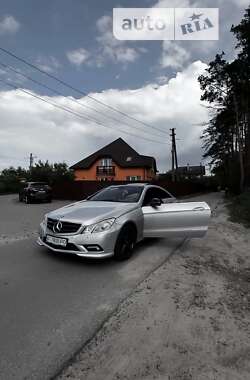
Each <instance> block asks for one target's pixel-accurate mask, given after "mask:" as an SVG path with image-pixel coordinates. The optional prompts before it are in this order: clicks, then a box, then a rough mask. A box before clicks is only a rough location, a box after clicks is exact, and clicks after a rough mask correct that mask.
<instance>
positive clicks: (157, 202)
mask: <svg viewBox="0 0 250 380" xmlns="http://www.w3.org/2000/svg"><path fill="white" fill-rule="evenodd" d="M161 204H162V201H161V200H160V199H159V198H153V199H152V200H151V202H150V206H151V207H154V208H155V207H159V206H160V205H161Z"/></svg>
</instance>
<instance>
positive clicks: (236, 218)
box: [228, 190, 250, 227]
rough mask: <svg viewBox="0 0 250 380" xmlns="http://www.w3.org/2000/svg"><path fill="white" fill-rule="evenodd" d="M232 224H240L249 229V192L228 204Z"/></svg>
mask: <svg viewBox="0 0 250 380" xmlns="http://www.w3.org/2000/svg"><path fill="white" fill-rule="evenodd" d="M228 208H229V212H230V219H231V221H232V222H237V223H242V224H243V225H244V226H245V227H250V190H248V191H246V192H245V193H242V194H241V195H238V196H237V197H234V198H232V199H231V202H230V203H229V204H228Z"/></svg>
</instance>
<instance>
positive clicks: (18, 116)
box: [0, 61, 208, 170]
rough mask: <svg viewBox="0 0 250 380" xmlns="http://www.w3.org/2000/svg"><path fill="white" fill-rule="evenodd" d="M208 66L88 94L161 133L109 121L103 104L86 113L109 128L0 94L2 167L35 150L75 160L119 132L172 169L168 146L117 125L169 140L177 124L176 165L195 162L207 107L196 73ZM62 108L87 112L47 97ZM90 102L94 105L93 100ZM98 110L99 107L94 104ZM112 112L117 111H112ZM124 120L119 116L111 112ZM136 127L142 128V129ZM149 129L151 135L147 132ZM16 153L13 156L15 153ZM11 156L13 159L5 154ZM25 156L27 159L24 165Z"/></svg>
mask: <svg viewBox="0 0 250 380" xmlns="http://www.w3.org/2000/svg"><path fill="white" fill-rule="evenodd" d="M205 68H206V65H205V64H204V63H202V62H200V61H197V62H194V63H192V64H191V65H189V66H188V67H187V68H186V69H185V70H183V71H182V72H178V73H177V75H176V77H174V78H172V79H170V80H169V81H168V82H167V83H164V84H162V85H159V84H158V86H156V87H155V86H154V85H152V84H150V85H147V86H144V87H142V88H139V89H137V90H118V89H110V90H105V91H103V92H101V93H94V94H90V95H91V96H94V97H95V98H97V99H98V100H100V101H102V102H105V103H107V104H109V105H110V106H112V107H116V108H119V109H120V110H121V111H123V112H126V113H128V114H130V115H131V116H133V117H136V118H138V119H140V120H142V121H144V122H147V123H149V124H151V125H154V126H156V127H158V128H161V129H164V130H166V132H167V134H166V135H165V136H163V137H159V136H157V135H158V132H157V131H155V130H150V129H149V128H147V127H146V126H145V127H144V126H142V125H140V124H137V123H135V122H132V121H129V120H128V119H126V122H129V123H131V124H132V125H133V126H134V127H133V128H131V129H129V128H128V127H126V126H125V125H123V124H122V123H121V124H120V125H119V123H117V121H112V120H108V119H107V118H106V116H107V115H109V114H110V111H108V110H107V109H105V108H103V114H102V115H99V116H98V115H97V114H95V113H94V112H93V113H92V114H91V113H90V112H88V116H90V117H91V116H92V117H95V118H98V119H99V120H100V121H101V122H103V123H105V124H106V125H108V126H110V127H112V128H113V129H109V128H104V127H101V126H99V125H96V124H94V123H92V122H90V121H84V120H82V119H78V118H77V117H76V116H73V115H71V114H68V113H66V112H64V111H61V110H59V109H56V108H54V107H53V106H51V105H49V104H46V103H42V102H41V101H39V100H37V99H35V98H32V97H30V96H28V95H26V94H24V93H22V92H21V91H20V90H16V91H14V90H12V91H1V92H0V124H1V125H2V126H4V129H3V128H2V129H1V130H0V152H1V155H2V156H3V157H5V159H4V160H3V162H2V163H1V165H3V166H7V165H10V164H12V165H13V164H14V165H18V164H22V165H23V164H24V162H23V158H24V157H28V154H29V153H30V152H33V153H34V154H35V155H36V156H38V158H39V159H42V160H46V159H48V160H49V161H52V162H55V161H63V160H64V161H66V162H67V163H69V164H73V163H74V162H76V161H77V160H79V159H81V158H83V157H85V156H87V155H88V154H90V153H91V152H93V151H95V150H97V149H98V148H100V147H102V146H103V145H104V144H107V143H108V142H110V141H112V140H113V139H115V138H117V137H119V136H121V137H123V138H124V139H125V140H126V141H127V142H128V143H129V144H130V145H131V146H132V147H134V148H135V149H136V150H138V151H139V152H140V153H141V154H148V155H154V156H155V157H156V159H157V163H158V166H159V169H160V170H167V169H168V168H169V167H170V158H169V155H170V146H169V145H162V144H156V143H150V142H147V141H144V140H141V139H139V138H135V137H134V136H132V135H126V134H122V133H121V132H120V131H118V130H117V129H121V130H123V131H127V132H129V133H135V134H138V135H143V136H144V137H148V138H152V139H153V140H154V139H155V140H156V139H158V140H159V141H163V140H165V141H166V142H168V141H170V140H169V136H168V133H169V128H171V127H176V128H177V137H178V138H180V139H181V142H180V143H178V141H177V145H178V153H179V162H180V164H186V163H187V162H190V164H192V163H193V164H197V163H198V164H199V162H200V159H201V151H200V145H201V142H200V139H199V136H200V134H201V131H202V128H203V127H198V126H197V124H198V125H202V123H203V122H204V121H207V119H208V111H207V109H206V108H204V107H202V106H201V105H200V95H201V91H200V88H199V83H198V81H197V76H198V75H199V74H200V73H201V72H202V71H203V70H204V69H205ZM45 99H47V100H51V101H52V102H56V103H58V104H60V105H62V106H65V107H70V108H71V109H73V110H74V111H76V112H78V113H83V114H84V113H85V112H86V110H85V109H83V108H82V107H81V106H79V105H78V104H75V103H73V102H71V101H70V98H68V97H48V96H47V97H45ZM80 101H81V103H83V104H84V103H87V104H90V100H89V99H88V98H82V99H80ZM91 106H95V103H93V101H91ZM97 108H98V109H100V107H97ZM113 116H115V114H113ZM115 117H116V118H117V119H119V120H121V121H122V116H121V115H118V114H117V115H116V116H115ZM135 127H138V128H142V129H143V130H144V132H142V131H141V132H140V131H138V130H137V129H136V128H135ZM146 131H147V132H149V131H150V132H152V133H153V135H149V134H146V133H145V132H146ZM13 152H14V154H13ZM12 155H15V156H16V159H15V160H14V159H8V158H7V157H9V156H12ZM27 162H28V160H27V161H26V163H27Z"/></svg>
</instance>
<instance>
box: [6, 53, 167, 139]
mask: <svg viewBox="0 0 250 380" xmlns="http://www.w3.org/2000/svg"><path fill="white" fill-rule="evenodd" d="M0 50H1V51H2V52H3V53H5V54H8V55H9V56H11V57H13V58H15V59H17V60H18V61H20V62H22V63H24V64H26V65H28V66H30V67H32V68H33V69H35V70H37V71H39V72H40V73H42V74H44V75H46V76H48V77H49V78H51V79H54V80H55V81H57V82H58V83H60V84H62V85H63V86H65V87H68V88H70V89H71V90H73V91H75V92H77V93H79V94H81V95H83V96H86V97H88V98H89V99H91V100H93V101H95V102H96V103H98V104H100V105H102V106H103V107H106V108H109V109H110V110H112V111H114V112H118V113H119V114H121V115H123V116H125V117H127V118H129V119H131V120H134V121H136V122H137V123H140V124H143V125H144V126H147V127H149V128H153V129H155V130H158V131H160V132H162V133H164V134H167V132H166V131H165V130H163V129H160V128H157V127H155V126H153V125H150V124H148V123H145V122H143V121H141V120H139V119H137V118H135V117H133V116H130V115H128V114H127V113H125V112H123V111H120V110H119V109H117V108H115V107H112V106H110V105H109V104H106V103H105V102H103V101H101V100H99V99H96V98H95V97H93V96H91V95H89V94H88V93H86V92H85V91H82V90H79V89H77V88H75V87H73V86H72V85H70V84H68V83H66V82H65V81H63V80H62V79H60V78H58V77H56V76H54V75H52V74H50V73H48V72H46V71H44V70H42V69H41V68H39V67H38V66H36V65H34V64H33V63H30V62H28V61H27V60H26V59H24V58H21V57H18V56H17V55H16V54H14V53H12V52H10V51H9V50H7V49H4V48H2V47H0Z"/></svg>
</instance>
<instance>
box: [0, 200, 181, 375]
mask: <svg viewBox="0 0 250 380" xmlns="http://www.w3.org/2000/svg"><path fill="white" fill-rule="evenodd" d="M66 203H68V202H53V203H52V204H31V205H26V204H22V203H18V201H17V196H15V195H8V196H0V210H1V216H0V305H1V313H0V337H1V339H0V379H1V380H9V379H18V380H22V379H29V380H31V379H37V380H40V379H41V380H45V379H49V378H51V377H53V376H55V374H56V373H57V372H58V371H59V370H60V369H61V368H62V366H64V365H65V364H66V363H67V362H68V361H69V360H70V359H71V358H72V356H73V355H74V354H75V353H76V352H77V351H78V350H79V349H80V348H81V347H82V346H83V345H84V344H85V343H86V342H87V341H88V340H89V339H90V338H91V337H93V335H94V334H95V333H96V331H97V330H98V329H99V328H100V327H101V326H102V324H103V323H104V321H105V320H106V319H107V318H108V317H109V316H110V315H111V313H112V312H113V311H114V310H115V309H116V307H117V306H118V305H119V304H120V302H121V301H122V300H123V299H125V298H126V297H127V296H128V295H129V294H130V293H131V292H132V291H133V289H134V288H135V287H136V285H137V284H138V283H140V282H141V281H142V280H143V279H145V278H146V277H147V276H148V274H149V273H151V272H152V271H153V270H154V269H156V268H157V267H158V266H160V265H161V264H162V263H163V262H164V261H165V260H167V258H168V257H169V256H170V255H171V254H173V252H175V250H176V249H177V247H179V246H180V245H181V244H182V240H180V239H178V240H168V241H166V240H164V239H161V240H148V241H146V242H144V243H143V244H140V245H139V246H138V247H137V249H136V251H135V254H134V256H133V257H132V259H131V260H129V261H128V262H123V263H116V262H114V261H112V260H108V261H107V260H106V261H103V262H94V261H87V260H83V259H80V258H77V257H71V256H66V255H62V254H52V253H49V252H47V251H46V250H44V248H41V247H37V246H36V244H35V238H36V230H37V226H38V223H39V221H40V220H41V218H42V216H43V214H44V213H46V212H47V211H49V210H52V209H55V208H58V207H60V206H62V205H64V204H66Z"/></svg>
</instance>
